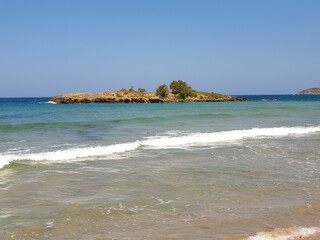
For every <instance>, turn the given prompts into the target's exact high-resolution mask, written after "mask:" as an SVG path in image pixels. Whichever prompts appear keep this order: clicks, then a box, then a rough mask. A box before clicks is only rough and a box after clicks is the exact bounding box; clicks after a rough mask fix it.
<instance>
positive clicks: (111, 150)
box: [0, 126, 320, 168]
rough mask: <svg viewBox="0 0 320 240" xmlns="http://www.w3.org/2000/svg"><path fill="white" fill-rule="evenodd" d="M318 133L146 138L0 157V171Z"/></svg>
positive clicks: (260, 131) (257, 131)
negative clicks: (15, 165) (22, 163)
mask: <svg viewBox="0 0 320 240" xmlns="http://www.w3.org/2000/svg"><path fill="white" fill-rule="evenodd" d="M317 132H320V126H314V127H277V128H253V129H245V130H231V131H221V132H211V133H188V134H182V135H178V134H175V135H172V134H167V135H163V136H154V137H148V138H145V139H143V140H137V141H134V142H128V143H119V144H113V145H109V146H93V147H83V148H70V149H66V150H58V151H52V152H39V153H21V154H8V153H6V154H0V168H1V167H3V166H5V165H8V164H9V163H10V162H12V161H18V160H32V161H41V160H49V161H50V160H51V161H63V160H72V159H77V158H86V157H99V156H108V155H114V154H120V153H125V152H128V151H134V150H137V149H139V148H146V149H148V148H153V149H154V148H160V149H168V148H185V147H190V146H214V145H221V144H229V143H235V142H238V141H241V140H244V139H263V138H276V137H285V136H300V135H305V134H312V133H317Z"/></svg>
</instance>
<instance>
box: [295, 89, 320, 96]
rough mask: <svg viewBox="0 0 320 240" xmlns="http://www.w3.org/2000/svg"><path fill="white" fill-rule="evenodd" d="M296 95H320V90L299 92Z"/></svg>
mask: <svg viewBox="0 0 320 240" xmlns="http://www.w3.org/2000/svg"><path fill="white" fill-rule="evenodd" d="M296 94H299V95H300V94H320V88H309V89H306V90H303V91H300V92H297V93H296Z"/></svg>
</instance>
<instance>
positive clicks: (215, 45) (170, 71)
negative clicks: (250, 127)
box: [0, 0, 320, 97]
mask: <svg viewBox="0 0 320 240" xmlns="http://www.w3.org/2000/svg"><path fill="white" fill-rule="evenodd" d="M319 13H320V1H317V0H314V1H312V0H300V1H297V0H265V1H263V0H261V1H256V0H252V1H247V0H242V1H239V0H234V1H231V0H221V1H218V0H210V1H206V0H194V1H190V0H169V1H166V0H161V1H152V0H150V1H145V0H114V1H113V0H109V1H108V0H103V1H102V0H101V1H98V0H92V1H89V0H87V1H81V0H74V1H70V0H51V1H49V0H48V1H43V0H38V1H37V0H28V1H24V0H23V1H22V0H21V1H18V0H0V82H1V88H0V97H15V96H54V95H57V94H61V93H66V92H84V91H85V92H101V91H106V90H119V89H121V88H130V87H131V86H134V88H139V87H144V88H146V89H147V90H149V91H153V90H155V88H156V87H157V86H158V85H160V84H163V83H170V82H171V81H172V80H174V79H176V80H178V79H182V80H185V81H187V82H188V83H189V84H190V85H191V86H192V87H193V88H194V89H198V90H204V91H210V92H211V91H214V92H221V93H226V94H265V93H266V94H276V93H285V94H286V93H295V92H297V91H299V90H302V89H305V88H310V87H320V14H319Z"/></svg>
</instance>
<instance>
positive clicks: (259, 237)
mask: <svg viewBox="0 0 320 240" xmlns="http://www.w3.org/2000/svg"><path fill="white" fill-rule="evenodd" d="M317 233H320V228H318V227H309V228H306V227H290V228H279V229H276V230H274V231H271V232H259V233H257V234H256V235H254V236H250V237H248V238H246V239H244V240H294V239H301V238H306V237H310V236H312V235H315V234H317Z"/></svg>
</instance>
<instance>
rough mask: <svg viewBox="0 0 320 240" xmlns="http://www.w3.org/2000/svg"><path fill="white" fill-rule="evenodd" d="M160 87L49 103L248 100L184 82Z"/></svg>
mask: <svg viewBox="0 0 320 240" xmlns="http://www.w3.org/2000/svg"><path fill="white" fill-rule="evenodd" d="M169 87H170V90H171V91H169V88H168V86H167V85H166V84H163V85H160V86H159V87H158V88H157V89H156V91H155V92H146V91H145V89H143V88H139V89H138V90H134V89H133V87H131V88H130V89H121V90H119V91H107V92H101V93H96V94H94V93H68V94H63V95H59V96H55V97H53V98H51V99H50V101H52V102H55V103H57V104H75V103H173V102H227V101H247V100H248V99H244V98H238V97H234V96H228V95H223V94H219V93H213V92H211V93H209V92H200V91H196V90H193V89H192V88H191V87H190V86H189V85H188V84H187V83H186V82H184V81H182V80H174V81H172V82H171V84H170V86H169Z"/></svg>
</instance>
